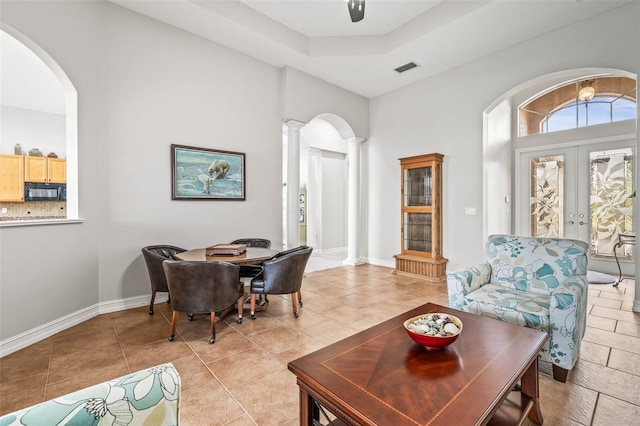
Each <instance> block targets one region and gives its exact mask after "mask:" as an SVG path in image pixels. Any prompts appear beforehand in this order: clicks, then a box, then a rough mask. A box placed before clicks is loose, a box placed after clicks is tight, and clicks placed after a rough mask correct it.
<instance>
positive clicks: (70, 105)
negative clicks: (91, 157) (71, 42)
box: [0, 24, 78, 219]
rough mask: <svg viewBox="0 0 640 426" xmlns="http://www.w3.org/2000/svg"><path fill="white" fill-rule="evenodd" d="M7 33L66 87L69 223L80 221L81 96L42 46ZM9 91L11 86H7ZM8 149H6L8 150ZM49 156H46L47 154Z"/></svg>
mask: <svg viewBox="0 0 640 426" xmlns="http://www.w3.org/2000/svg"><path fill="white" fill-rule="evenodd" d="M0 30H2V32H3V33H5V34H7V35H8V36H10V37H12V38H13V39H15V40H16V41H17V42H18V44H19V45H21V46H23V47H24V49H26V50H28V51H30V52H31V53H33V54H34V55H35V56H36V57H37V58H38V59H40V60H41V61H42V63H43V64H44V65H45V66H46V68H48V69H49V71H50V72H51V73H52V75H53V76H54V78H55V80H57V82H58V83H59V84H60V86H61V87H62V92H63V95H62V96H63V97H64V99H63V103H64V117H65V118H64V121H65V123H64V132H65V135H64V144H65V156H66V177H67V202H66V212H67V219H77V218H78V93H77V91H76V89H75V87H74V85H73V83H72V82H71V80H70V79H69V77H68V76H67V75H66V73H65V72H64V71H63V70H62V68H61V67H60V65H58V63H57V62H56V61H55V60H54V59H53V58H52V57H51V56H50V55H49V54H48V53H47V52H46V51H45V50H44V49H42V48H41V47H40V46H39V45H38V44H36V43H35V42H33V41H32V40H31V39H29V38H28V37H26V36H24V35H23V34H22V33H20V32H19V31H16V30H15V29H13V28H12V27H10V26H8V25H5V24H2V25H1V27H0ZM5 87H7V86H5ZM4 148H5V149H6V147H4ZM45 154H46V153H45Z"/></svg>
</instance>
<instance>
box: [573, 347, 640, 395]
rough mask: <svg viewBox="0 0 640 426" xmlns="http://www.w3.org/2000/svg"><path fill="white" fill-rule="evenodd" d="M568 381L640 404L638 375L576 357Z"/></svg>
mask: <svg viewBox="0 0 640 426" xmlns="http://www.w3.org/2000/svg"><path fill="white" fill-rule="evenodd" d="M567 380H568V381H571V383H573V384H576V385H578V386H582V387H584V388H587V389H591V390H594V391H596V392H600V393H602V394H606V395H609V396H611V397H614V398H618V399H621V400H623V401H626V402H628V403H631V404H635V405H639V406H640V392H630V390H631V389H638V376H635V375H633V374H629V373H625V372H623V371H620V370H614V369H613V368H608V367H604V366H602V365H598V364H593V363H591V362H588V361H582V360H580V359H578V362H576V365H575V366H574V368H573V370H572V371H571V373H570V375H569V378H568V379H567Z"/></svg>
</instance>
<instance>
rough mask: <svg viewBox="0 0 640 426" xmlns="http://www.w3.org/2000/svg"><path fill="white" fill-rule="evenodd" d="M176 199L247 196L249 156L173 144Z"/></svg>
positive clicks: (174, 195)
mask: <svg viewBox="0 0 640 426" xmlns="http://www.w3.org/2000/svg"><path fill="white" fill-rule="evenodd" d="M171 161H172V174H173V182H172V184H173V194H172V199H174V200H177V199H191V200H194V199H200V200H207V199H214V200H216V199H229V200H244V199H245V155H244V154H243V153H239V152H230V151H219V150H214V149H208V148H195V147H189V146H184V145H171Z"/></svg>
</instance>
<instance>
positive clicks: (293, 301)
mask: <svg viewBox="0 0 640 426" xmlns="http://www.w3.org/2000/svg"><path fill="white" fill-rule="evenodd" d="M291 306H292V307H293V316H294V317H296V318H298V301H297V300H296V293H291Z"/></svg>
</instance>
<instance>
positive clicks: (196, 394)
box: [180, 385, 245, 426]
mask: <svg viewBox="0 0 640 426" xmlns="http://www.w3.org/2000/svg"><path fill="white" fill-rule="evenodd" d="M244 414H245V412H244V410H243V409H242V407H240V404H238V401H236V399H235V398H234V397H233V396H232V395H231V394H230V393H229V392H228V391H227V390H225V389H224V387H222V386H213V385H212V386H207V387H193V386H192V387H187V388H184V389H183V391H182V396H181V399H180V422H181V424H185V425H190V426H192V425H195V426H200V425H202V426H219V425H224V424H227V423H229V422H230V421H232V420H234V419H237V418H238V417H240V416H242V415H244Z"/></svg>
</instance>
